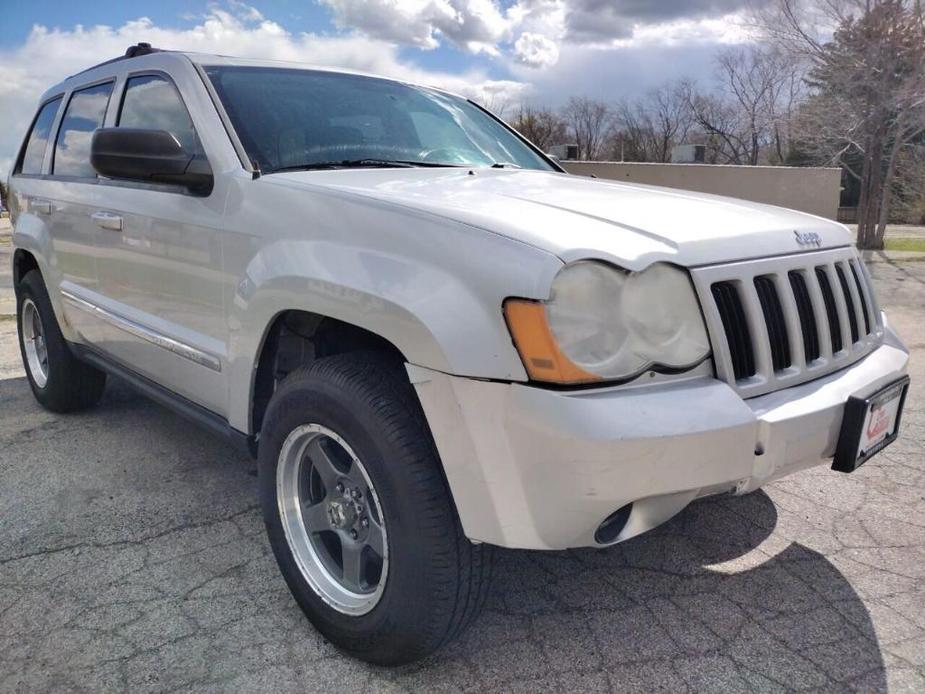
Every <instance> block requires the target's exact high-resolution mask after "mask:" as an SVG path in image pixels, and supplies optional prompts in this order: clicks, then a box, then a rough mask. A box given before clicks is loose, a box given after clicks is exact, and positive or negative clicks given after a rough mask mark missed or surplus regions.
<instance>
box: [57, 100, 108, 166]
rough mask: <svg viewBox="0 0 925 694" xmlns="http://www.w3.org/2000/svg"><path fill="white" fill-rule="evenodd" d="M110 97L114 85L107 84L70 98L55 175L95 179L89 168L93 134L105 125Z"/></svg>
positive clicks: (61, 133) (59, 142)
mask: <svg viewBox="0 0 925 694" xmlns="http://www.w3.org/2000/svg"><path fill="white" fill-rule="evenodd" d="M111 93H112V82H108V83H106V84H98V85H96V86H95V87H87V88H86V89H81V90H80V91H76V92H74V93H73V94H72V95H71V99H70V101H68V104H67V110H66V111H65V112H64V118H63V120H62V121H61V128H60V129H59V130H58V139H57V140H56V141H55V160H54V165H53V167H52V173H53V174H54V175H56V176H80V177H82V178H96V171H95V170H94V169H93V167H92V166H90V139H91V138H92V137H93V131H94V130H96V129H97V128H99V127H100V126H102V125H103V116H105V115H106V107H107V106H108V105H109V95H110V94H111Z"/></svg>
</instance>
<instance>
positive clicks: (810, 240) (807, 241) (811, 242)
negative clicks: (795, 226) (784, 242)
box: [793, 231, 822, 248]
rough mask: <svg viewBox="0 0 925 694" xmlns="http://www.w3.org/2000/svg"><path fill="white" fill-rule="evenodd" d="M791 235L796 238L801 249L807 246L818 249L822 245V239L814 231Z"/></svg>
mask: <svg viewBox="0 0 925 694" xmlns="http://www.w3.org/2000/svg"><path fill="white" fill-rule="evenodd" d="M793 235H794V236H795V237H796V239H797V243H798V244H799V245H800V246H802V247H803V248H806V247H808V246H813V247H815V248H819V247H820V246H821V245H822V237H821V236H820V235H819V234H817V233H816V232H815V231H794V232H793Z"/></svg>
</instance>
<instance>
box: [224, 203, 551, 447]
mask: <svg viewBox="0 0 925 694" xmlns="http://www.w3.org/2000/svg"><path fill="white" fill-rule="evenodd" d="M331 202H332V201H331V200H330V198H329V199H328V204H329V205H330V204H331ZM277 209H280V208H277ZM339 212H340V214H339V215H338V216H337V220H338V230H337V231H336V233H333V231H334V230H332V233H328V230H327V229H326V228H325V227H323V226H316V227H315V228H314V229H313V233H311V235H310V236H311V238H307V236H309V234H303V233H285V234H284V233H282V232H281V233H280V234H278V235H275V238H273V237H271V238H265V239H264V242H263V245H262V247H260V248H259V250H257V252H256V253H254V254H253V255H252V256H251V257H250V258H249V259H248V260H247V262H246V263H243V262H242V263H241V265H242V266H243V267H244V270H243V272H242V273H241V275H240V277H239V278H238V280H237V283H236V285H235V288H234V292H233V296H231V297H230V301H229V303H230V306H229V331H230V339H229V352H228V363H229V389H230V391H229V407H228V411H229V420H230V422H231V424H232V426H234V427H235V428H237V429H240V430H241V431H247V432H249V431H250V403H251V398H252V392H253V390H252V389H253V380H254V372H255V366H256V364H257V363H258V359H259V354H260V350H261V348H262V345H263V342H264V340H265V337H266V334H267V331H268V329H269V327H270V326H271V325H272V324H273V322H274V320H275V319H276V317H277V316H278V315H279V314H280V313H281V312H283V311H287V310H302V311H309V312H313V313H317V314H320V315H324V316H328V317H331V318H336V319H338V320H341V321H343V322H345V323H349V324H352V325H356V326H358V327H361V328H363V329H365V330H368V331H370V332H372V333H374V334H376V335H379V336H380V337H382V338H384V339H386V340H388V341H389V342H391V343H392V344H393V345H395V347H396V348H397V349H398V350H399V351H401V353H402V354H403V355H404V356H405V358H406V359H407V360H408V361H409V362H410V363H412V364H416V365H419V366H425V367H427V368H430V369H433V370H436V371H441V372H445V373H450V374H454V375H461V376H471V377H476V378H490V379H500V380H509V381H524V380H526V378H527V376H526V373H525V371H524V368H523V364H522V363H521V361H520V357H519V356H518V354H517V352H516V350H515V349H514V347H513V344H512V342H511V338H510V334H509V333H508V331H507V327H506V325H505V323H504V317H503V314H502V310H501V307H502V302H503V300H504V298H506V297H508V296H526V297H535V298H545V293H546V292H547V291H548V287H549V283H550V282H551V279H552V277H553V276H554V274H555V272H556V271H557V270H558V269H559V268H560V267H561V264H562V263H561V261H560V260H559V259H558V258H556V257H555V256H553V255H551V254H549V253H546V252H544V251H541V250H538V249H535V248H533V247H530V246H527V245H525V244H522V243H520V242H517V241H512V240H510V239H507V238H504V237H501V236H498V235H496V234H491V233H488V232H485V231H482V230H479V229H473V228H471V227H465V226H463V225H459V224H456V223H452V222H449V221H448V220H444V219H421V218H417V219H411V218H409V215H408V214H407V213H403V211H401V210H391V209H387V208H380V209H378V210H377V211H375V213H374V214H372V215H371V214H370V211H369V210H368V208H367V206H365V205H363V206H360V205H351V204H346V205H344V206H343V207H341V208H340V210H339ZM303 224H304V220H303ZM293 225H294V226H293V228H299V227H298V224H297V222H296V221H295V220H293ZM274 226H275V225H274ZM345 230H349V231H345ZM392 230H395V231H392ZM421 239H424V241H423V242H422V241H421ZM230 255H231V256H232V258H231V261H232V263H233V262H234V256H235V253H234V252H232V253H231V254H230Z"/></svg>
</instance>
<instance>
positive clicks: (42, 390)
mask: <svg viewBox="0 0 925 694" xmlns="http://www.w3.org/2000/svg"><path fill="white" fill-rule="evenodd" d="M16 309H17V310H16V313H17V319H18V324H19V350H20V352H21V354H22V361H23V366H24V367H25V369H26V376H27V377H28V379H29V385H30V386H31V388H32V393H33V395H35V399H36V400H38V401H39V402H40V403H41V404H42V405H43V406H44V407H46V408H47V409H49V410H51V411H52V412H71V411H74V410H80V409H84V408H87V407H91V406H93V405H95V404H96V403H97V402H99V399H100V397H101V396H102V395H103V388H104V387H105V386H106V374H104V373H103V372H102V371H99V370H98V369H95V368H93V367H92V366H89V365H88V364H84V363H83V362H81V361H78V360H77V358H75V357H74V355H73V354H72V353H71V350H70V348H69V347H68V344H67V341H66V340H65V339H64V336H63V335H62V334H61V328H59V327H58V321H57V319H56V318H55V313H54V310H53V309H52V307H51V301H50V300H49V298H48V291H47V290H46V289H45V283H44V282H43V281H42V276H41V275H40V274H39V272H38V271H37V270H31V271H29V272H27V273H26V274H25V276H23V278H22V280H21V281H20V283H19V286H18V291H17V305H16Z"/></svg>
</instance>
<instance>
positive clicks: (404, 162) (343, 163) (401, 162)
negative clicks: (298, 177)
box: [265, 158, 456, 173]
mask: <svg viewBox="0 0 925 694" xmlns="http://www.w3.org/2000/svg"><path fill="white" fill-rule="evenodd" d="M444 166H449V167H455V166H456V165H455V164H439V163H437V162H431V161H411V160H409V159H372V158H369V159H342V160H340V161H313V162H306V163H305V164H295V165H293V166H280V167H277V168H275V169H271V170H270V171H267V172H265V173H278V172H282V171H312V170H314V169H372V168H382V169H413V168H417V167H444Z"/></svg>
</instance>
